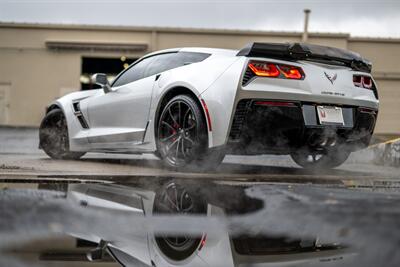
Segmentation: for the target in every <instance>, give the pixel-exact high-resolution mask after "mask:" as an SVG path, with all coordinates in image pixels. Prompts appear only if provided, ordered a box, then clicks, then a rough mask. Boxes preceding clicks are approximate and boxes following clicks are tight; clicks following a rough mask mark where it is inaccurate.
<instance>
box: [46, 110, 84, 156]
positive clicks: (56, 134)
mask: <svg viewBox="0 0 400 267" xmlns="http://www.w3.org/2000/svg"><path fill="white" fill-rule="evenodd" d="M39 140H40V147H41V148H42V149H43V150H44V152H45V153H46V154H47V155H48V156H49V157H51V158H52V159H79V158H80V157H82V156H83V155H84V154H85V153H84V152H71V151H69V139H68V127H67V121H66V119H65V116H64V113H63V112H62V110H60V109H54V110H51V111H50V112H49V113H47V114H46V116H45V117H44V119H43V120H42V123H41V125H40V128H39Z"/></svg>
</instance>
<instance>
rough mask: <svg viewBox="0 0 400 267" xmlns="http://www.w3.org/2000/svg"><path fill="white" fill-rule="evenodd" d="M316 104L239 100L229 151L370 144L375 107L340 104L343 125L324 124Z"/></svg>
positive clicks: (286, 151) (283, 151) (284, 150)
mask: <svg viewBox="0 0 400 267" xmlns="http://www.w3.org/2000/svg"><path fill="white" fill-rule="evenodd" d="M260 102H261V103H263V104H262V105H261V104H260ZM318 105H319V104H318ZM324 105H330V104H324ZM316 106H317V104H316V103H313V102H302V101H286V100H285V101H282V100H279V101H276V100H265V99H242V100H240V101H239V102H238V104H237V106H236V110H235V112H234V116H233V120H232V123H231V128H230V131H229V137H228V142H227V144H228V146H227V147H228V151H229V152H228V153H233V154H264V153H273V154H289V153H291V152H292V151H295V150H297V149H299V148H302V147H305V146H320V145H321V144H322V145H324V146H333V145H343V146H346V149H349V150H351V151H354V150H357V149H360V148H363V147H366V146H368V144H369V141H370V138H371V136H372V134H373V131H374V128H375V123H376V119H377V110H376V109H372V108H370V107H361V106H351V105H340V107H341V108H342V111H343V119H344V125H340V126H337V125H321V124H320V123H319V121H318V116H317V113H316ZM335 106H338V105H336V104H335ZM324 142H325V143H326V144H324Z"/></svg>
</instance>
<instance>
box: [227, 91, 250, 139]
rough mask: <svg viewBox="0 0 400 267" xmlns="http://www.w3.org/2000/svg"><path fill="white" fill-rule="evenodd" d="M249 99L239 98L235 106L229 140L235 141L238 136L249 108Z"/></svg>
mask: <svg viewBox="0 0 400 267" xmlns="http://www.w3.org/2000/svg"><path fill="white" fill-rule="evenodd" d="M250 103H251V102H250V100H249V99H244V100H240V101H239V103H238V104H237V106H236V111H235V116H234V117H233V122H232V127H231V132H230V134H229V138H230V140H231V141H236V140H238V139H239V138H240V135H241V132H242V127H243V124H244V122H245V120H246V115H247V112H248V110H249V106H250Z"/></svg>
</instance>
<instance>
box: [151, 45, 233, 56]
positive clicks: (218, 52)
mask: <svg viewBox="0 0 400 267" xmlns="http://www.w3.org/2000/svg"><path fill="white" fill-rule="evenodd" d="M173 52H197V53H208V54H213V55H224V56H236V54H237V53H238V50H232V49H221V48H208V47H180V48H170V49H164V50H159V51H155V52H152V53H150V54H147V55H146V56H145V57H149V56H154V55H158V54H164V53H173Z"/></svg>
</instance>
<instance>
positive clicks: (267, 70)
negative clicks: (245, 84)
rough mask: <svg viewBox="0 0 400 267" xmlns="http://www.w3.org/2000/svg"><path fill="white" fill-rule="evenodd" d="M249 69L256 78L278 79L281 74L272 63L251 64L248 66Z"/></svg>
mask: <svg viewBox="0 0 400 267" xmlns="http://www.w3.org/2000/svg"><path fill="white" fill-rule="evenodd" d="M249 68H250V69H251V70H252V71H253V72H254V74H255V75H257V76H263V77H278V76H279V75H280V74H281V73H280V72H279V70H278V68H277V67H276V65H275V64H272V63H266V62H265V63H264V62H252V63H250V64H249Z"/></svg>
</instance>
